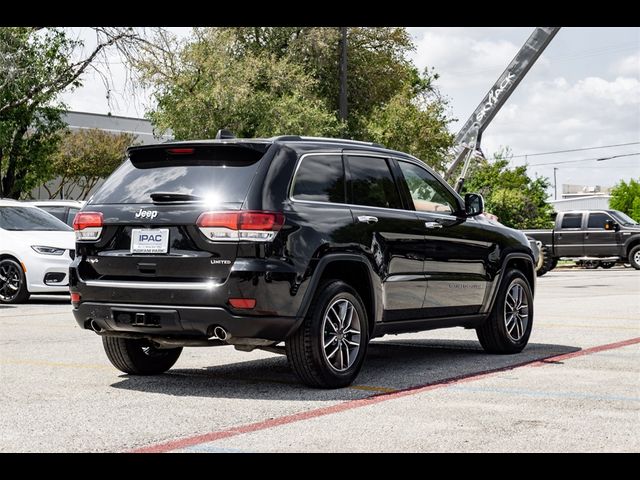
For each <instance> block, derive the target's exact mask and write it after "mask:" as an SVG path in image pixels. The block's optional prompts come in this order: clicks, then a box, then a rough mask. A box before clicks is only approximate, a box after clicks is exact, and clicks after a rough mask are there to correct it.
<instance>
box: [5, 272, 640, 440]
mask: <svg viewBox="0 0 640 480" xmlns="http://www.w3.org/2000/svg"><path fill="white" fill-rule="evenodd" d="M639 361H640V272H637V271H635V270H632V269H629V268H626V269H625V268H622V267H616V268H614V269H611V270H606V271H605V270H601V269H598V270H578V269H576V270H559V269H558V270H554V271H552V272H550V273H549V274H547V275H545V276H544V277H542V278H540V279H538V290H537V292H536V299H535V323H534V327H533V334H532V337H531V340H530V343H529V346H528V348H527V349H526V350H525V351H524V352H523V353H522V354H519V355H515V356H490V355H486V354H484V353H483V352H482V351H481V350H480V345H479V344H478V342H477V341H476V337H475V332H473V331H465V330H462V329H448V330H436V331H432V332H427V333H419V334H410V335H398V336H390V337H384V338H383V339H376V340H374V342H373V343H372V345H371V346H370V349H369V354H368V357H367V361H366V363H365V366H364V368H363V370H362V372H361V374H360V376H359V377H358V379H357V384H356V385H354V386H353V387H351V388H347V389H342V390H333V391H326V390H313V389H310V388H307V387H304V386H302V385H300V384H299V383H297V381H296V379H295V377H294V376H293V374H292V373H291V371H290V370H289V367H288V365H287V362H286V359H285V358H284V357H282V356H278V355H275V354H271V353H267V352H260V351H255V352H252V353H241V352H236V351H234V350H233V349H232V348H231V347H218V348H191V349H185V351H184V352H183V354H182V357H181V358H180V360H179V361H178V363H177V364H176V366H175V367H174V368H173V369H172V370H171V371H170V372H169V373H167V374H165V375H161V376H157V377H129V376H127V375H124V374H121V373H120V372H118V371H117V370H115V369H114V368H113V367H112V366H111V365H110V363H109V362H108V360H107V359H106V357H105V355H104V353H103V351H102V344H101V340H100V338H99V337H98V336H96V335H94V334H93V333H91V332H87V331H83V330H81V329H80V328H79V327H78V326H77V325H76V323H75V321H74V320H73V317H72V315H71V313H70V306H69V304H68V299H67V300H65V299H55V298H51V297H47V298H46V299H38V298H34V299H32V300H31V302H30V303H29V304H27V305H22V306H16V307H13V306H10V307H0V385H1V387H0V407H1V408H0V411H1V415H0V451H2V452H14V451H18V452H34V451H38V452H51V451H54V452H61V451H64V452H67V451H115V452H120V451H132V450H133V451H153V452H166V451H179V452H199V451H206V452H271V451H312V452H315V451H323V452H324V451H338V452H360V451H361V452H377V451H399V452H413V451H418V452H432V451H474V452H476V451H509V452H528V451H627V452H637V451H640V362H639Z"/></svg>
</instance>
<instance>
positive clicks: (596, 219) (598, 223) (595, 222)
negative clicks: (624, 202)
mask: <svg viewBox="0 0 640 480" xmlns="http://www.w3.org/2000/svg"><path fill="white" fill-rule="evenodd" d="M607 220H611V217H610V216H609V215H607V214H606V213H590V214H589V225H588V226H587V228H601V229H603V230H604V222H606V221H607Z"/></svg>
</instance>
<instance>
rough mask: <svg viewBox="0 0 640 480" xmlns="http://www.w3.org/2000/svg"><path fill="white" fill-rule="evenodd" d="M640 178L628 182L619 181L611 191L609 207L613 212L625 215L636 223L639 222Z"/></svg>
mask: <svg viewBox="0 0 640 480" xmlns="http://www.w3.org/2000/svg"><path fill="white" fill-rule="evenodd" d="M639 180H640V178H639V179H638V180H634V179H633V178H632V179H630V180H629V182H628V183H627V182H625V181H624V180H621V181H620V183H618V184H617V185H616V186H615V187H613V189H612V190H611V199H610V200H609V206H610V207H611V208H613V209H614V210H620V211H621V212H623V213H626V214H627V215H629V216H630V217H631V218H633V219H634V220H635V221H636V222H640V181H639Z"/></svg>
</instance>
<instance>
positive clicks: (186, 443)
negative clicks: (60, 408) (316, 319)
mask: <svg viewBox="0 0 640 480" xmlns="http://www.w3.org/2000/svg"><path fill="white" fill-rule="evenodd" d="M637 343H640V337H637V338H631V339H629V340H624V341H621V342H616V343H608V344H606V345H598V346H596V347H591V348H586V349H584V350H578V351H576V352H571V353H563V354H560V355H552V356H550V357H546V358H543V359H535V360H529V361H526V362H522V363H517V364H515V365H508V366H506V367H500V368H494V369H490V370H483V371H481V372H474V373H470V374H467V375H459V376H456V377H450V378H446V379H444V380H438V381H437V382H432V383H426V384H424V385H418V386H415V387H409V388H405V389H403V390H398V391H396V392H390V393H379V394H376V395H371V396H369V397H365V398H360V399H357V400H349V401H346V402H342V403H338V404H336V405H332V406H330V407H323V408H317V409H315V410H307V411H304V412H299V413H294V414H292V415H285V416H282V417H276V418H270V419H268V420H263V421H261V422H256V423H250V424H247V425H241V426H239V427H232V428H228V429H225V430H218V431H216V432H210V433H205V434H203V435H196V436H194V437H187V438H182V439H179V440H172V441H169V442H164V443H158V444H155V445H149V446H146V447H141V448H136V449H134V450H130V451H129V453H164V452H169V451H172V450H179V449H183V448H187V447H191V446H194V445H199V444H202V443H208V442H214V441H216V440H222V439H223V438H229V437H235V436H237V435H242V434H245V433H251V432H257V431H260V430H266V429H269V428H273V427H278V426H280V425H288V424H290V423H296V422H300V421H303V420H309V419H311V418H317V417H322V416H325V415H331V414H334V413H339V412H344V411H346V410H353V409H355V408H361V407H366V406H368V405H375V404H376V403H381V402H386V401H389V400H395V399H396V398H401V397H406V396H408V395H415V394H418V393H422V392H426V391H429V390H435V389H437V388H443V387H447V386H449V385H455V384H458V383H464V382H470V381H473V380H479V379H481V378H485V377H488V376H490V375H493V374H496V373H499V372H504V371H508V370H513V369H516V368H520V367H526V366H543V365H548V364H549V363H557V362H560V361H563V360H568V359H571V358H575V357H580V356H583V355H590V354H592V353H598V352H602V351H605V350H613V349H616V348H622V347H627V346H629V345H634V344H637Z"/></svg>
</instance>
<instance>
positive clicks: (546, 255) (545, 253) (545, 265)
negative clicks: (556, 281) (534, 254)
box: [536, 245, 557, 277]
mask: <svg viewBox="0 0 640 480" xmlns="http://www.w3.org/2000/svg"><path fill="white" fill-rule="evenodd" d="M540 256H541V257H542V262H541V264H540V268H536V276H538V277H541V276H542V275H544V274H545V273H547V272H549V271H550V270H553V269H554V268H555V265H554V259H553V258H552V257H551V250H550V249H549V247H548V246H546V245H543V246H542V247H540ZM556 263H557V262H556Z"/></svg>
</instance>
